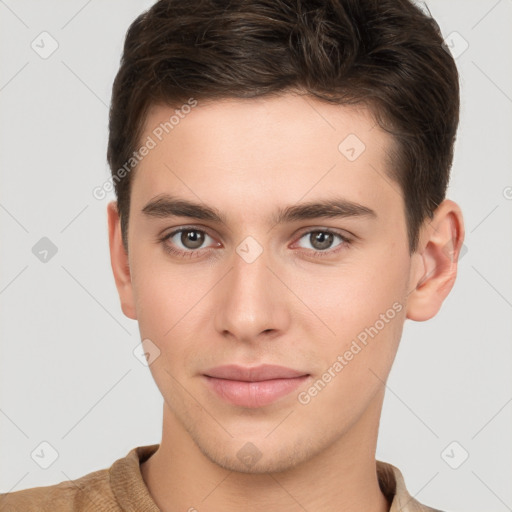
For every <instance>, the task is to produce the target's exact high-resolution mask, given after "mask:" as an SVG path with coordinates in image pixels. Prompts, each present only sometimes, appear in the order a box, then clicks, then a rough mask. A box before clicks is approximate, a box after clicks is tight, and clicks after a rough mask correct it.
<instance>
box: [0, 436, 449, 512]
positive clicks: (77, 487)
mask: <svg viewBox="0 0 512 512" xmlns="http://www.w3.org/2000/svg"><path fill="white" fill-rule="evenodd" d="M158 447H159V444H153V445H147V446H139V447H137V448H134V449H133V450H131V451H130V452H129V453H128V455H127V456H126V457H123V458H121V459H119V460H116V461H115V462H114V463H113V464H112V466H110V468H109V469H101V470H99V471H94V472H92V473H89V474H87V475H84V476H82V477H81V478H78V479H76V480H73V481H69V480H66V481H64V482H61V483H59V484H55V485H50V486H46V487H34V488H32V489H23V490H21V491H15V492H10V493H5V494H0V511H1V512H18V511H19V512H35V511H37V512H64V511H66V512H68V511H71V510H72V511H76V512H78V511H80V512H82V511H83V512H98V511H105V512H160V510H159V508H158V507H157V506H156V504H155V502H154V501H153V499H152V498H151V495H150V494H149V490H148V488H147V487H146V484H145V482H144V480H143V478H142V474H141V472H140V464H141V463H142V462H144V461H145V460H146V459H148V458H149V457H150V456H151V455H152V454H153V453H154V452H155V451H156V450H157V449H158ZM377 475H378V478H379V484H380V487H381V489H382V492H383V493H384V495H385V496H386V497H388V500H389V501H391V508H390V509H389V512H440V511H439V510H435V509H433V508H430V507H426V506H425V505H422V504H421V503H419V502H417V501H416V500H415V499H414V498H412V497H411V496H410V495H409V493H408V492H407V489H406V488H405V484H404V479H403V477H402V473H400V471H399V470H398V468H396V467H395V466H392V465H391V464H388V463H385V462H381V461H377Z"/></svg>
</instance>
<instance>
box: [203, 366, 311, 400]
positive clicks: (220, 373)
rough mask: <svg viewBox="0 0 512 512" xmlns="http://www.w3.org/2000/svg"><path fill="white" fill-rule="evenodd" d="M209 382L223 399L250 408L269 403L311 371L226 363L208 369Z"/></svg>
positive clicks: (296, 385)
mask: <svg viewBox="0 0 512 512" xmlns="http://www.w3.org/2000/svg"><path fill="white" fill-rule="evenodd" d="M203 378H204V379H205V384H206V385H207V386H208V387H209V389H211V390H212V391H214V392H215V393H216V394H217V395H218V396H219V397H220V398H221V399H223V400H225V401H227V402H230V403H231V404H233V405H238V406H241V407H247V408H257V407H263V406H265V405H269V404H271V403H272V402H275V401H276V400H278V399H279V398H282V397H284V396H286V395H288V394H289V393H291V392H292V391H293V390H294V389H296V388H297V387H298V386H299V385H300V384H302V383H303V382H305V381H306V380H307V379H308V378H309V374H307V373H305V372H301V371H298V370H294V369H292V368H286V367H284V366H276V365H260V366H256V367H252V368H248V367H243V366H237V365H225V366H218V367H216V368H212V369H210V370H207V371H205V372H204V374H203Z"/></svg>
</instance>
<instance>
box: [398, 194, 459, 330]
mask: <svg viewBox="0 0 512 512" xmlns="http://www.w3.org/2000/svg"><path fill="white" fill-rule="evenodd" d="M463 241H464V221H463V218H462V212H461V210H460V208H459V206H458V205H457V204H456V203H454V202H453V201H451V200H449V199H445V200H444V201H443V202H442V203H441V204H440V205H439V206H438V207H437V209H436V211H435V212H434V217H433V218H432V219H431V220H427V221H426V222H425V223H424V225H423V227H422V229H421V231H420V242H419V245H418V250H417V251H416V253H414V255H413V264H412V266H411V274H410V275H411V280H410V287H409V290H411V288H412V292H410V293H409V298H408V301H407V308H406V317H407V318H409V319H411V320H416V321H417V322H423V321H425V320H429V319H430V318H432V317H434V316H435V315H436V314H437V312H438V311H439V310H440V308H441V305H442V303H443V301H444V299H445V298H446V297H447V295H448V294H449V293H450V290H451V289H452V287H453V285H454V283H455V278H456V277H457V263H458V259H459V254H460V250H461V248H462V243H463Z"/></svg>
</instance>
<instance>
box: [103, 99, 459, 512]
mask: <svg viewBox="0 0 512 512" xmlns="http://www.w3.org/2000/svg"><path fill="white" fill-rule="evenodd" d="M173 113H174V108H171V107H169V106H162V105H155V106H153V108H152V109H151V110H150V112H149V114H148V117H147V119H146V124H145V131H144V134H143V135H142V137H141V140H146V137H147V136H148V135H151V133H152V130H153V129H154V128H155V127H156V126H158V125H159V123H161V122H164V121H165V120H168V119H169V117H170V116H171V115H172V114H173ZM349 134H355V135H356V136H357V137H358V138H359V139H360V140H361V141H363V142H364V144H365V146H366V149H365V150H364V152H363V153H362V154H361V155H360V156H359V157H358V158H357V159H356V160H354V161H349V160H348V159H347V158H346V157H345V156H344V155H343V154H342V153H341V152H340V151H339V150H338V145H339V144H340V142H342V141H343V140H344V139H345V137H347V135H349ZM392 144H393V140H392V139H391V138H390V136H389V135H388V134H387V133H385V132H383V131H382V130H381V129H380V128H379V127H378V126H377V125H376V124H375V122H374V120H373V118H372V116H371V113H370V112H369V111H368V110H366V109H364V108H358V109H355V108H353V107H351V108H349V107H346V106H339V105H330V104H326V103H323V102H320V101H318V100H316V99H313V98H311V97H307V96H300V95H295V94H291V93H287V94H285V95H282V96H280V97H273V98H256V99H250V100H249V99H243V100H240V99H229V100H222V101H220V100H217V101H214V102H199V104H198V105H197V106H196V107H195V108H194V109H192V111H191V112H190V113H189V114H187V115H186V116H184V118H183V119H181V120H180V122H179V124H178V125H176V126H175V127H174V129H173V130H172V132H170V133H169V134H168V135H166V136H165V137H164V138H163V140H162V141H161V142H159V143H158V144H157V146H156V147H155V148H154V149H152V150H151V151H150V152H149V154H148V155H147V156H146V157H145V158H144V159H143V160H142V161H141V162H140V163H139V164H138V166H137V169H136V171H133V172H135V174H134V176H133V183H132V195H131V206H130V215H129V230H128V254H127V253H126V252H125V251H124V249H123V246H122V241H121V230H120V223H119V217H118V214H117V210H116V203H115V202H111V203H110V204H109V205H108V222H109V239H110V251H111V262H112V269H113V272H114V277H115V281H116V286H117V289H118V292H119V296H120V301H121V306H122V310H123V312H124V314H125V315H126V316H127V317H129V318H132V319H136V320H137V321H138V323H139V329H140V334H141V339H150V340H151V342H152V343H154V345H155V346H157V347H158V350H160V354H159V356H158V357H157V358H156V359H155V360H154V361H153V362H152V363H151V364H150V371H151V373H152V375H153V377H154V379H155V382H156V384H157V386H158V388H159V389H160V392H161V393H162V396H163V399H164V412H163V430H162V441H161V445H160V448H159V449H158V451H157V452H156V453H155V454H154V455H153V456H152V457H151V458H150V459H148V460H147V461H146V462H145V463H143V464H142V465H141V471H142V475H143V478H144V481H145V482H146V484H147V486H148V489H149V491H150V493H151V495H152V496H153V499H154V500H155V502H156V503H157V505H158V506H159V508H160V509H161V510H163V511H166V512H174V511H185V510H189V509H191V507H195V508H196V509H197V510H198V511H200V512H203V511H205V512H206V511H211V512H213V511H226V512H230V511H235V510H237V511H239V510H245V511H249V512H251V511H263V510H269V509H272V510H281V511H290V512H291V511H303V510H304V509H306V510H315V511H322V512H331V511H333V512H334V511H335V510H336V511H340V510H343V511H356V510H357V511H361V510H367V511H379V512H382V511H385V510H389V504H388V503H387V501H386V500H385V498H384V496H383V495H382V493H381V492H380V489H379V486H378V481H377V477H376V472H375V465H376V462H375V450H376V442H377V433H378V427H379V419H380V414H381V408H382V402H383V398H384V388H385V385H384V382H385V381H386V379H387V377H388V374H389V372H390V369H391V366H392V363H393V360H394V358H395V354H396V351H397V349H398V346H399V342H400V338H401V334H402V329H403V324H404V322H405V320H406V319H411V320H415V321H425V320H428V319H430V318H432V317H433V316H434V315H435V314H436V313H437V312H438V311H439V309H440V307H441V304H442V302H443V300H444V299H445V297H446V296H447V295H448V293H449V292H450V290H451V288H452V286H453V284H454V281H455V278H456V272H457V256H458V253H459V250H460V247H461V245H462V242H463V238H464V227H463V219H462V214H461V211H460V208H459V207H458V205H457V204H456V203H454V202H453V201H451V200H445V201H444V202H443V203H441V204H440V205H439V207H438V208H437V210H436V212H435V216H434V218H433V219H432V220H431V221H426V222H425V223H424V226H423V227H422V229H421V232H420V243H419V247H418V250H417V251H416V252H415V253H414V254H413V255H410V254H409V250H408V240H407V231H406V223H405V213H404V202H403V197H402V192H401V191H400V189H399V187H398V185H397V184H396V183H394V182H392V181H390V179H389V178H388V177H387V176H386V165H387V163H386V162H387V159H386V155H387V153H386V152H387V150H388V149H389V148H390V147H391V145H392ZM162 193H168V194H172V195H173V196H178V197H180V198H184V199H188V200H191V201H196V202H200V203H202V204H206V205H209V206H211V207H215V208H217V209H218V210H219V211H220V212H222V214H223V215H225V217H226V222H225V223H224V224H222V223H214V222H210V221H204V220H194V219H190V218H185V217H169V218H151V217H149V216H147V215H145V214H144V213H142V209H143V208H144V206H145V205H146V204H147V203H148V202H149V201H150V200H152V199H154V198H155V197H157V196H159V195H160V194H162ZM334 196H342V197H343V198H345V199H347V200H350V201H353V202H356V203H359V204H361V205H364V206H366V207H368V208H371V209H372V210H374V211H375V213H376V217H375V218H374V217H371V216H354V217H346V218H317V219H308V220H299V221H294V222H288V223H285V224H282V225H276V224H274V223H273V222H272V221H271V220H269V219H270V216H271V215H272V214H273V213H274V212H275V211H276V210H277V209H278V208H279V207H285V206H288V205H295V204H298V203H303V202H306V201H317V200H325V199H330V198H332V197H334ZM182 226H187V227H189V228H190V227H191V226H192V227H193V228H196V229H199V230H203V233H206V234H207V235H208V236H206V237H205V239H204V243H203V245H201V246H200V248H199V249H194V247H198V246H197V245H196V246H193V245H191V244H190V243H189V245H188V247H187V246H185V245H183V243H182V239H181V238H180V235H179V234H178V235H176V236H174V237H173V238H172V240H167V242H161V241H160V240H159V237H160V238H161V237H163V236H164V235H166V234H169V233H171V232H172V231H173V229H177V228H180V227H182ZM313 228H316V229H317V230H321V229H322V228H323V229H324V230H325V229H330V230H332V231H334V232H335V233H339V234H342V235H345V236H350V237H351V239H352V242H351V243H346V242H343V241H342V240H341V239H339V238H338V237H337V236H334V239H333V240H332V244H331V245H330V246H327V249H323V253H324V254H326V255H325V256H324V257H314V256H313V255H312V254H313V253H320V252H322V247H321V246H319V244H318V243H317V244H316V245H315V241H314V240H311V237H310V236H309V235H308V234H307V233H308V232H309V231H311V230H313ZM247 236H251V237H253V238H254V239H255V240H256V241H257V243H258V244H259V245H260V247H261V248H262V249H263V252H262V253H261V254H260V255H259V257H258V258H256V259H255V261H253V262H252V263H247V261H246V260H244V258H242V257H241V256H240V255H239V254H238V253H237V252H236V249H237V247H238V246H239V244H240V243H241V242H242V241H243V240H244V239H245V238H246V237H247ZM180 240H181V242H180ZM185 243H186V241H185ZM165 244H167V245H171V246H173V247H175V248H176V249H178V250H183V251H187V250H188V251H191V250H195V251H196V256H197V257H179V256H175V255H170V254H168V253H167V252H166V251H165V250H164V246H165ZM340 244H341V245H340ZM450 244H451V247H452V248H453V251H452V254H451V255H450V252H449V251H447V250H446V248H447V246H450ZM190 247H192V248H190ZM319 247H320V248H319ZM340 247H342V249H341V250H340V251H339V252H337V253H334V251H336V250H337V249H340ZM329 251H330V254H328V252H329ZM393 304H399V306H401V310H400V311H399V312H396V315H394V318H393V319H392V320H389V321H388V322H387V323H386V324H385V326H384V328H382V329H380V330H379V332H378V334H377V335H375V336H374V337H373V338H370V339H369V341H368V344H367V345H366V346H365V347H364V348H363V349H362V350H361V351H360V352H359V353H357V355H355V356H354V357H353V359H352V360H350V361H348V362H347V364H346V366H344V367H343V369H342V371H340V372H338V373H337V374H336V376H335V377H334V378H332V379H331V381H330V382H329V383H328V384H327V385H326V386H325V387H324V388H323V389H322V390H321V391H320V392H318V393H317V395H316V396H314V397H312V398H311V400H310V401H309V403H307V404H301V403H300V402H299V400H298V398H297V397H298V393H299V392H301V391H306V392H307V390H308V389H310V387H311V386H312V384H313V383H314V382H316V381H317V380H318V379H319V378H321V376H322V374H324V373H325V372H326V371H327V369H328V368H329V367H332V366H333V363H334V362H335V361H336V360H337V357H338V356H339V355H343V354H344V353H345V352H346V351H347V350H348V349H349V348H350V345H351V343H352V341H353V340H354V339H355V338H356V337H357V335H358V334H359V333H361V332H362V331H364V329H365V328H367V327H369V326H373V325H375V324H376V321H377V320H379V318H381V317H380V316H379V315H381V314H383V313H385V312H386V311H387V310H389V309H390V308H392V305H393ZM230 363H235V364H239V365H242V366H256V365H259V364H261V363H271V364H279V365H282V366H287V367H291V368H294V369H298V370H301V371H303V372H304V373H308V374H309V375H310V377H309V378H308V380H307V382H305V383H304V384H303V385H301V386H300V387H299V388H298V389H297V390H296V391H294V392H292V393H290V394H289V395H287V396H285V397H283V398H280V399H279V400H278V401H276V402H274V403H272V404H270V405H266V406H263V407H260V408H256V409H248V408H245V407H240V406H235V405H232V404H230V403H228V402H226V401H224V400H222V399H221V398H220V397H219V396H218V395H216V394H214V393H213V392H212V391H211V390H210V389H209V387H207V386H206V385H205V383H204V382H203V379H202V377H201V374H202V372H204V371H205V370H206V369H208V368H212V367H215V366H218V365H223V364H230ZM248 442H250V443H252V444H253V445H254V446H255V447H256V448H257V451H258V453H259V454H260V455H261V457H260V459H259V460H258V461H257V462H256V463H254V464H252V465H250V466H248V465H247V464H246V463H244V461H243V460H241V458H239V457H237V453H238V452H239V450H240V449H241V448H242V447H244V445H246V443H248Z"/></svg>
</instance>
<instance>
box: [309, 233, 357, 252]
mask: <svg viewBox="0 0 512 512" xmlns="http://www.w3.org/2000/svg"><path fill="white" fill-rule="evenodd" d="M336 237H337V238H338V239H339V240H340V242H339V243H338V244H336V245H333V242H334V240H335V238H336ZM300 239H301V240H302V239H305V240H307V242H308V243H309V244H310V246H311V247H305V248H307V249H312V250H314V251H320V252H327V251H328V250H329V249H331V248H333V247H337V246H339V245H341V244H342V243H343V242H348V240H347V239H346V238H345V237H343V236H342V235H340V234H338V233H335V232H333V231H329V230H320V229H317V230H314V231H308V232H307V233H304V234H303V235H302V237H301V238H300ZM301 247H304V246H301Z"/></svg>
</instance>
